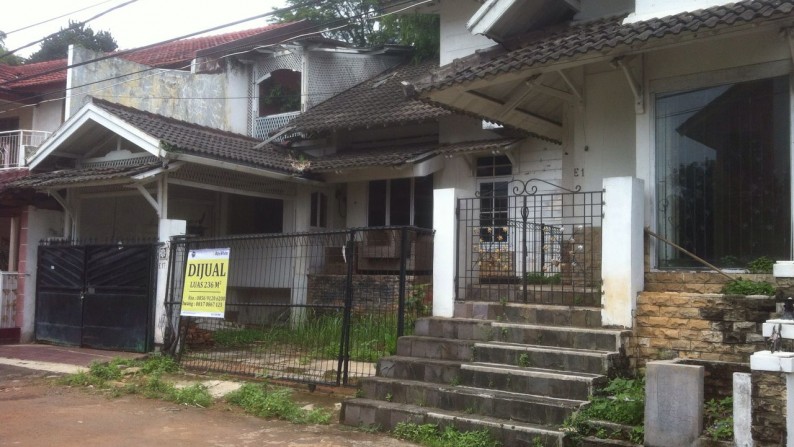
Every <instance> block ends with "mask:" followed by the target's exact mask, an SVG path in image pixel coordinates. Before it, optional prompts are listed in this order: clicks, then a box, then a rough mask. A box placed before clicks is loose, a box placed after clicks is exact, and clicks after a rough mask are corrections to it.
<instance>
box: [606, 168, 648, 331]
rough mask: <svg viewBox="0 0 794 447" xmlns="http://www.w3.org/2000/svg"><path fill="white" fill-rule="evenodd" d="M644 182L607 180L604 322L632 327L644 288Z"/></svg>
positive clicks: (609, 324) (629, 178)
mask: <svg viewBox="0 0 794 447" xmlns="http://www.w3.org/2000/svg"><path fill="white" fill-rule="evenodd" d="M643 191H644V186H643V181H642V180H640V179H637V178H634V177H613V178H607V179H604V219H603V223H602V244H601V246H602V251H601V256H602V260H601V279H602V281H603V286H602V289H601V291H602V294H603V296H602V299H601V305H602V309H601V321H602V323H603V324H604V325H605V326H623V327H627V328H629V327H632V325H633V318H632V317H633V315H634V311H635V309H636V308H637V294H638V293H639V292H641V291H642V290H643V288H644V287H645V277H644V271H643V263H644V253H643V227H644V217H643V198H644V195H643Z"/></svg>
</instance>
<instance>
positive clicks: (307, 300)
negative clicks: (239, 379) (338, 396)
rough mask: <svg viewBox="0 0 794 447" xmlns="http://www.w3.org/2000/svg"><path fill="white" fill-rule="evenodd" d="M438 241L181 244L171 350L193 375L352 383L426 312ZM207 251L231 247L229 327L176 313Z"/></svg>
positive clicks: (346, 235) (414, 237)
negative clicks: (190, 260) (189, 268)
mask: <svg viewBox="0 0 794 447" xmlns="http://www.w3.org/2000/svg"><path fill="white" fill-rule="evenodd" d="M432 240H433V235H432V232H430V231H429V230H423V229H419V228H415V227H385V228H361V229H351V230H344V231H331V232H318V233H300V234H265V235H250V236H240V237H228V238H202V239H175V240H173V241H172V242H171V254H170V259H171V261H170V272H169V286H168V294H169V295H168V299H167V301H166V311H167V318H166V321H165V322H164V325H165V326H164V327H163V329H164V334H165V341H166V343H165V344H166V348H167V349H168V350H170V352H172V353H173V354H174V355H176V356H177V358H178V359H179V361H180V362H181V363H182V364H183V365H184V366H185V367H188V368H191V369H199V370H211V371H216V372H222V373H229V374H239V375H249V376H255V377H262V378H265V377H267V378H273V379H279V380H290V381H297V382H306V383H322V384H331V385H355V384H356V383H357V380H358V379H359V378H362V377H368V376H372V375H374V374H375V363H376V361H377V360H378V358H380V357H384V356H387V355H391V354H393V353H394V352H395V349H396V342H397V337H399V336H401V335H403V334H405V333H409V332H411V331H412V329H413V321H414V320H415V319H416V318H417V317H419V316H422V315H424V314H425V313H426V312H427V311H429V309H430V303H429V301H428V300H429V299H430V298H429V297H430V280H431V278H432V275H431V271H430V269H431V268H432V252H433V247H432ZM201 248H229V249H230V257H229V278H228V290H227V301H226V311H225V315H224V318H222V319H218V318H197V317H180V315H179V314H180V306H181V299H182V289H183V285H184V270H185V259H186V255H187V254H188V253H189V252H190V250H194V249H201Z"/></svg>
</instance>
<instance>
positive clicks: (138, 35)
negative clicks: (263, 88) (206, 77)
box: [0, 0, 286, 56]
mask: <svg viewBox="0 0 794 447" xmlns="http://www.w3.org/2000/svg"><path fill="white" fill-rule="evenodd" d="M126 1H127V0H68V1H64V0H22V1H15V2H8V4H4V5H3V8H2V14H0V31H3V32H5V33H6V34H8V36H7V37H6V40H5V45H6V48H8V49H9V50H12V49H16V48H19V47H21V46H23V45H25V44H27V43H29V42H33V41H36V40H39V39H41V38H42V37H44V36H46V35H48V34H51V33H54V32H56V31H58V30H59V29H61V28H65V27H66V26H67V25H68V23H69V20H70V19H71V20H73V21H82V20H87V19H88V18H90V17H93V16H94V15H96V14H99V13H101V12H103V11H105V10H108V9H110V8H112V7H113V6H116V5H120V4H123V3H125V2H126ZM285 3H286V2H285V0H220V1H203V0H137V1H136V2H135V3H132V4H129V5H127V6H124V7H122V8H120V9H117V10H115V11H112V12H110V13H108V14H106V15H104V16H102V17H100V18H98V19H95V20H92V21H90V22H88V26H90V27H91V28H92V29H93V30H94V31H110V33H111V34H112V35H113V37H114V38H115V39H116V42H117V43H118V45H119V49H128V48H136V47H140V46H144V45H148V44H151V43H156V42H160V41H163V40H167V39H170V38H173V37H179V36H183V35H186V34H189V33H192V32H195V31H200V30H204V29H208V28H212V27H215V26H219V25H223V24H226V23H230V22H234V21H237V20H241V19H245V18H248V17H252V16H256V15H260V14H264V13H266V12H269V11H271V10H272V9H273V8H274V7H278V8H281V7H284V6H285ZM87 7H90V8H89V9H86V10H84V11H80V12H74V11H78V10H80V9H83V8H87ZM67 14H68V15H67ZM62 15H66V16H65V17H62V18H59V19H56V20H52V21H49V22H47V23H45V24H42V25H38V26H35V27H33V28H30V29H26V30H24V31H17V32H13V31H14V30H16V29H19V28H22V27H25V26H28V25H33V24H35V23H38V22H42V21H45V20H49V19H53V18H55V17H58V16H62ZM267 23H268V22H267V19H265V18H263V19H257V20H254V21H250V22H247V23H244V24H241V25H237V26H235V27H233V28H226V29H223V30H218V31H214V32H213V33H212V34H220V33H224V32H228V31H232V30H236V29H247V28H256V27H259V26H263V25H265V24H267ZM37 49H38V46H35V47H30V48H26V49H24V50H22V51H20V52H18V53H17V54H19V55H21V56H28V55H30V54H31V53H33V52H35V51H36V50H37Z"/></svg>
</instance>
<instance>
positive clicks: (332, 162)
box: [306, 138, 518, 173]
mask: <svg viewBox="0 0 794 447" xmlns="http://www.w3.org/2000/svg"><path fill="white" fill-rule="evenodd" d="M516 142H518V140H516V139H509V138H506V139H498V140H482V141H467V142H463V143H455V144H448V145H439V144H425V145H414V146H397V147H390V148H382V149H372V150H361V151H347V152H338V153H336V154H333V155H327V156H324V157H319V158H315V159H309V160H308V161H309V165H308V167H307V168H306V171H307V172H313V173H322V172H333V171H338V170H346V169H364V168H371V167H376V166H400V165H403V164H407V163H414V162H418V161H421V160H424V159H427V158H430V157H432V156H435V155H452V154H463V153H469V152H491V151H495V150H505V149H507V148H508V147H509V146H510V145H512V144H515V143H516Z"/></svg>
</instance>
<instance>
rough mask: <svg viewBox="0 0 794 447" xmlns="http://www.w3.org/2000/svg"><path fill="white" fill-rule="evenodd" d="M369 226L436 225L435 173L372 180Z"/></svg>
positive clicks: (370, 185) (429, 226)
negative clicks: (414, 176) (422, 175)
mask: <svg viewBox="0 0 794 447" xmlns="http://www.w3.org/2000/svg"><path fill="white" fill-rule="evenodd" d="M368 205H369V206H368V208H367V214H368V219H367V222H368V224H369V226H370V227H383V226H391V225H414V226H417V227H421V228H432V227H433V176H432V175H428V176H426V177H418V178H405V179H395V180H373V181H371V182H369V201H368Z"/></svg>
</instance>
